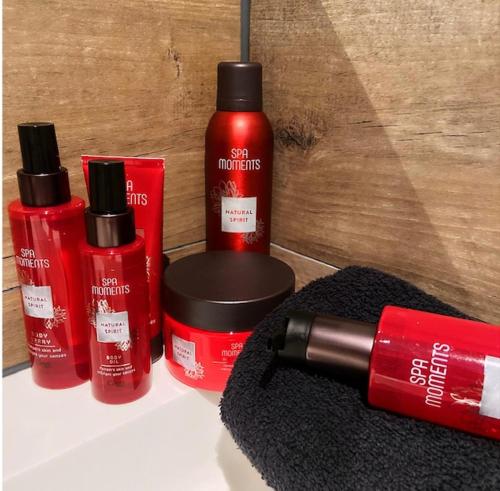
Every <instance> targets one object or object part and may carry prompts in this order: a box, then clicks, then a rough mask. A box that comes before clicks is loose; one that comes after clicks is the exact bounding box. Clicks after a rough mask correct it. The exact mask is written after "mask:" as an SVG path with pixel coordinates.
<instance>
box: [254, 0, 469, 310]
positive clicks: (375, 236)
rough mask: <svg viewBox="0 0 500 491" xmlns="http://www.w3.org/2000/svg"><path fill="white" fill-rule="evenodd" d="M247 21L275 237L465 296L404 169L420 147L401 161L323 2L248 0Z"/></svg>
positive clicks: (337, 261) (462, 301) (387, 98)
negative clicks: (271, 137)
mask: <svg viewBox="0 0 500 491" xmlns="http://www.w3.org/2000/svg"><path fill="white" fill-rule="evenodd" d="M331 9H333V8H331ZM346 9H347V7H344V10H346ZM351 10H352V9H351ZM344 13H345V12H344ZM363 22H366V20H363V18H362V17H361V16H360V17H359V25H360V27H361V26H362V23H363ZM252 28H253V36H252V43H253V44H252V46H253V53H252V59H255V60H258V61H261V62H262V64H263V65H264V94H265V101H264V102H265V110H266V112H267V114H268V116H269V117H270V119H271V120H272V123H273V127H274V130H275V144H276V149H275V169H274V198H273V242H275V243H277V244H279V245H283V246H284V247H288V248H290V249H292V250H295V251H299V252H301V253H303V254H305V255H307V256H311V257H314V258H317V259H321V260H324V261H327V262H329V263H331V264H334V265H335V266H339V267H343V266H346V265H348V264H362V265H369V266H374V267H379V268H382V269H385V270H387V271H389V272H392V273H394V274H397V275H399V276H401V277H403V278H406V279H408V280H410V281H414V282H415V283H417V284H418V285H419V286H423V287H424V288H426V289H427V290H428V291H429V292H430V293H437V294H440V293H441V292H448V293H449V294H448V296H447V297H446V295H444V296H443V298H444V299H445V300H448V301H455V303H457V304H458V305H462V306H464V305H467V304H468V303H469V298H468V293H467V291H466V290H465V288H463V287H462V286H461V285H462V279H461V276H460V274H459V272H458V271H457V270H456V269H455V267H454V265H453V263H452V261H451V259H450V257H449V256H448V253H447V250H446V247H445V245H444V244H443V242H442V240H441V238H440V234H439V233H438V231H436V229H435V227H434V226H433V224H432V222H431V219H430V217H429V215H428V214H427V212H426V210H425V208H424V206H423V204H422V203H421V202H420V200H419V196H418V195H417V193H416V191H415V189H414V187H413V185H412V182H411V181H410V179H409V177H408V175H407V172H406V170H405V165H407V162H408V160H414V161H415V162H416V161H418V160H420V159H421V158H422V156H417V158H416V159H414V156H412V155H406V156H405V158H404V162H405V163H403V161H402V159H401V158H400V155H398V152H397V151H396V150H395V149H394V147H393V145H392V144H391V140H390V138H389V136H388V133H387V132H388V130H390V129H394V128H390V127H391V126H397V123H394V125H392V124H391V125H387V124H383V123H382V122H381V119H380V118H379V116H378V115H377V111H376V110H375V109H374V107H373V105H372V103H371V101H370V98H369V97H368V95H367V93H366V91H365V89H364V87H363V84H362V83H361V81H360V79H359V77H358V74H357V73H356V70H355V68H354V67H353V64H352V62H351V60H350V59H349V56H348V55H347V53H346V51H345V49H344V47H343V45H342V43H341V42H340V40H339V38H338V36H337V34H336V29H335V26H334V25H332V22H331V19H330V17H329V15H328V13H327V12H326V11H325V8H324V7H323V4H322V2H320V1H318V0H315V1H310V2H298V1H292V0H287V1H284V2H276V3H271V2H267V1H266V2H264V1H262V2H254V4H253V18H252ZM359 36H363V32H362V30H361V31H360V32H359ZM343 38H344V36H343ZM367 44H369V42H367ZM271 47H272V48H271ZM367 49H368V48H367ZM360 56H361V57H363V58H364V57H365V56H366V53H360ZM364 61H365V62H366V61H367V60H366V59H365V58H364ZM357 66H358V64H357ZM386 68H387V65H385V66H381V67H380V70H385V69H386ZM371 69H373V67H372V68H371ZM380 80H381V82H380V83H383V82H384V81H386V80H387V77H386V76H384V74H383V73H381V78H380ZM386 90H387V94H386V95H384V96H383V97H382V99H383V101H382V103H383V102H386V103H387V106H388V107H390V105H391V104H394V101H393V99H392V98H391V93H390V90H391V89H390V87H389V86H388V87H387V89H386ZM383 91H384V88H383V87H382V88H381V89H380V92H381V93H383ZM379 99H381V97H379ZM378 105H379V107H380V105H381V102H380V101H379V104H378ZM393 108H394V106H393ZM387 114H388V113H387V112H385V115H386V117H385V118H384V119H385V121H387V120H388V119H391V115H390V114H389V115H388V116H387ZM396 119H397V118H396ZM401 133H405V131H404V129H401ZM408 148H411V144H410V146H409V147H408ZM424 163H425V162H420V165H423V164H424ZM410 165H416V164H415V163H413V164H410Z"/></svg>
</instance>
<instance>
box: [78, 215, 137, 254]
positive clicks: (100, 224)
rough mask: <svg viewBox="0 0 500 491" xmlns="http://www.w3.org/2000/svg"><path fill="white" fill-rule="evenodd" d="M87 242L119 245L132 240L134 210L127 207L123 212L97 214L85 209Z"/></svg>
mask: <svg viewBox="0 0 500 491" xmlns="http://www.w3.org/2000/svg"><path fill="white" fill-rule="evenodd" d="M85 228H86V233H87V242H88V243H89V244H90V245H92V246H94V247H102V248H108V247H120V246H123V245H126V244H130V243H131V242H134V240H135V238H136V234H135V223H134V210H133V208H132V207H130V206H129V207H127V210H126V211H125V212H124V213H117V214H112V215H111V214H110V215H104V214H98V213H95V212H92V210H91V209H90V208H86V209H85Z"/></svg>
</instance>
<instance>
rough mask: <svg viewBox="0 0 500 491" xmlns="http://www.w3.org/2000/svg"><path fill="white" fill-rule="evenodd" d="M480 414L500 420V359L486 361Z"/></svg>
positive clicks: (490, 357) (487, 359)
mask: <svg viewBox="0 0 500 491" xmlns="http://www.w3.org/2000/svg"><path fill="white" fill-rule="evenodd" d="M479 414H481V415H482V416H489V417H490V418H496V419H500V358H495V357H494V356H486V357H485V359H484V383H483V395H482V397H481V406H480V408H479Z"/></svg>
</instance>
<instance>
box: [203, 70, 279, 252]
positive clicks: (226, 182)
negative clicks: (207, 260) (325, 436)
mask: <svg viewBox="0 0 500 491" xmlns="http://www.w3.org/2000/svg"><path fill="white" fill-rule="evenodd" d="M272 167H273V131H272V128H271V124H270V123H269V120H268V119H267V117H266V115H265V114H264V113H263V112H262V65H261V64H260V63H248V62H222V63H219V65H218V69H217V111H216V112H215V114H214V115H213V116H212V118H211V120H210V122H209V124H208V128H207V131H206V135H205V186H206V188H205V191H206V193H205V196H206V226H207V250H220V249H231V250H237V251H254V252H261V253H265V254H268V253H269V243H270V229H271V189H272V172H273V169H272Z"/></svg>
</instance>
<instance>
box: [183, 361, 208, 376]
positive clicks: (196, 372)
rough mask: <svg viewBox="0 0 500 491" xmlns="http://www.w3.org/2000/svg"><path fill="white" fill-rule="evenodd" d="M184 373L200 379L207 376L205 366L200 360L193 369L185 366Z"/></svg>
mask: <svg viewBox="0 0 500 491" xmlns="http://www.w3.org/2000/svg"><path fill="white" fill-rule="evenodd" d="M184 375H186V377H189V378H192V379H194V380H200V379H202V378H204V377H205V368H204V367H203V365H202V364H201V363H200V362H199V361H197V362H196V363H195V367H194V368H193V369H190V368H184Z"/></svg>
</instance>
